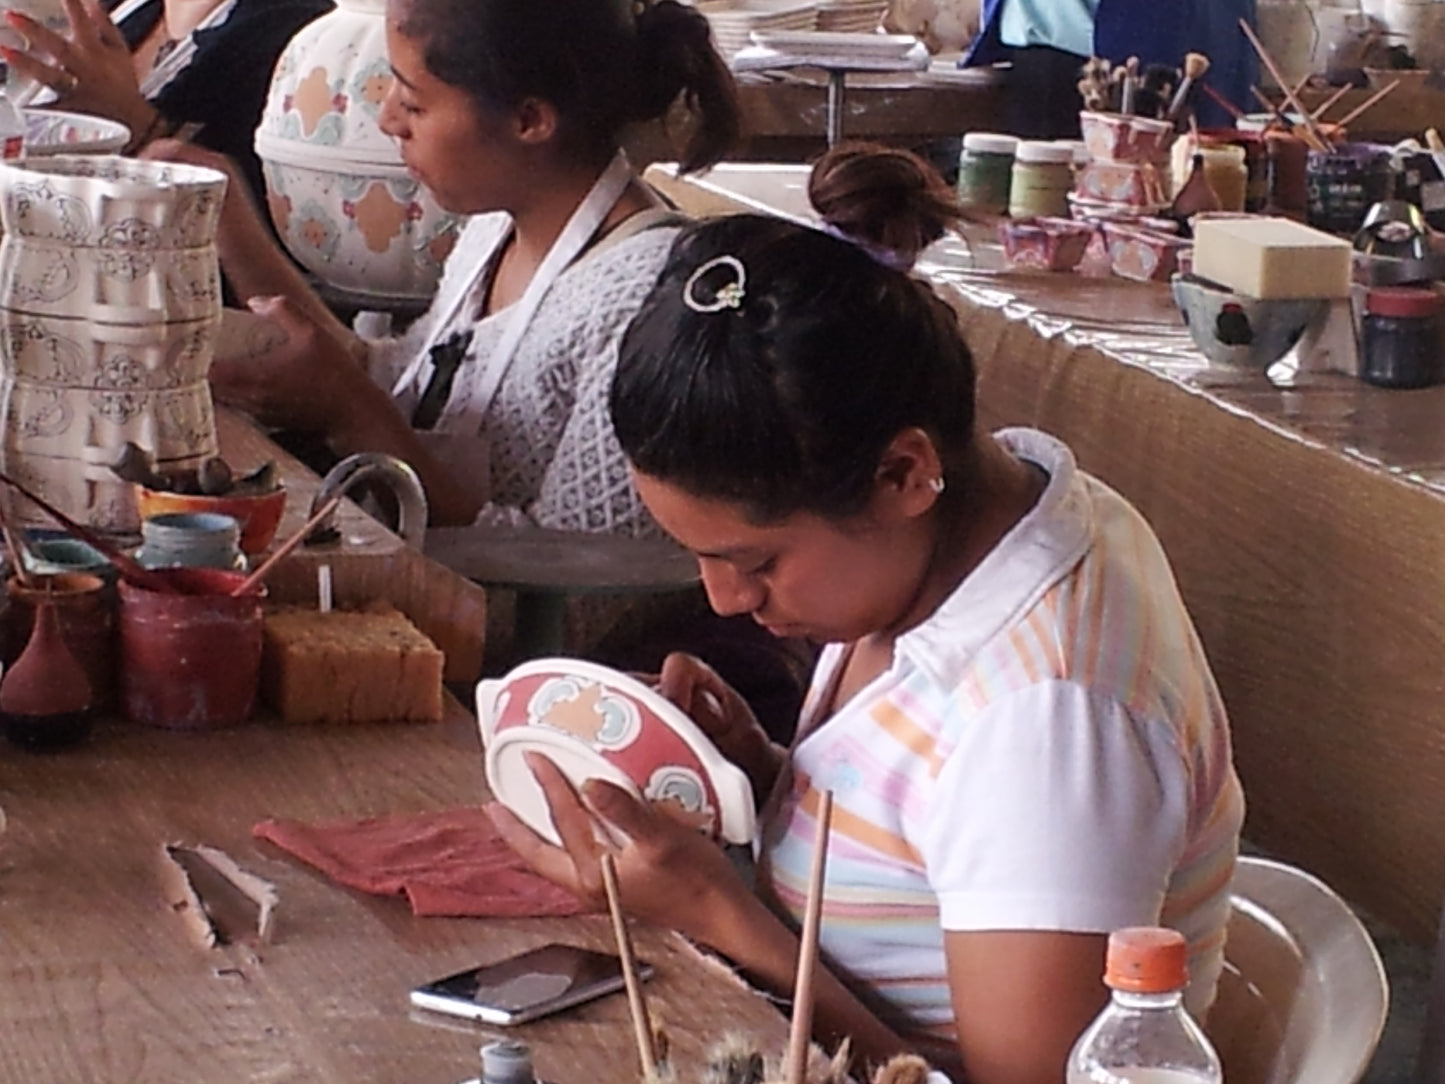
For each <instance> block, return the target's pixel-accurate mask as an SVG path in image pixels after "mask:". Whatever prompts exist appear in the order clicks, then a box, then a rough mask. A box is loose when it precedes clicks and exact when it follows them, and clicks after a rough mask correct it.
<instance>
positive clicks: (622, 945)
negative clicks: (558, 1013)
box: [602, 851, 657, 1084]
mask: <svg viewBox="0 0 1445 1084" xmlns="http://www.w3.org/2000/svg"><path fill="white" fill-rule="evenodd" d="M602 884H603V886H604V887H605V888H606V889H607V910H608V911H610V912H611V913H612V932H613V934H614V935H615V936H616V938H617V955H618V956H619V957H621V959H622V979H623V982H625V983H626V984H627V1007H628V1009H629V1010H630V1011H631V1013H632V1034H633V1038H635V1039H636V1040H637V1057H638V1059H639V1060H640V1061H641V1062H642V1079H643V1080H644V1081H647V1082H648V1084H651V1082H652V1081H655V1080H656V1079H657V1051H656V1050H655V1049H653V1046H652V1018H651V1017H650V1016H648V1014H647V1001H646V1000H645V999H644V998H643V996H642V980H641V979H640V978H638V976H637V958H636V957H635V956H633V954H632V938H631V937H630V936H628V933H627V923H626V922H624V921H623V918H622V901H621V899H620V897H619V895H618V892H617V865H616V863H615V862H614V861H613V859H612V852H611V851H603V852H602Z"/></svg>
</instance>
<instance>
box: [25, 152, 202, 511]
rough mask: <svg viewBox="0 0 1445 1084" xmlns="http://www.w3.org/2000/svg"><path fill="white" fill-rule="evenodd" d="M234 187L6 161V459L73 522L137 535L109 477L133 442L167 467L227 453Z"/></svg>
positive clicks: (140, 166)
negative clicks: (220, 364)
mask: <svg viewBox="0 0 1445 1084" xmlns="http://www.w3.org/2000/svg"><path fill="white" fill-rule="evenodd" d="M225 187H226V178H225V176H224V175H223V174H220V173H218V172H216V171H214V170H210V169H204V168H200V167H195V166H187V165H178V164H174V163H167V162H143V161H137V160H134V159H128V158H118V157H114V156H110V155H57V156H54V157H46V158H34V159H29V158H27V159H22V160H20V161H16V162H7V163H0V223H3V225H4V231H5V232H4V238H3V240H0V418H3V426H4V428H3V433H0V460H3V462H4V463H6V464H7V468H14V469H15V470H24V471H25V472H27V476H28V477H31V478H32V479H37V480H40V481H43V482H44V483H45V486H44V487H43V488H44V489H45V490H46V491H47V492H48V493H49V494H50V495H52V496H53V497H54V498H55V499H54V502H53V503H55V504H56V505H57V506H58V507H59V508H60V509H61V511H63V512H66V513H67V514H68V515H70V516H71V517H72V518H74V519H78V520H81V521H83V522H89V523H90V524H91V525H92V526H95V527H101V528H106V529H122V528H125V527H127V526H133V525H134V520H135V516H134V509H133V506H131V505H128V504H127V501H126V491H125V490H124V489H118V488H117V487H116V486H115V485H114V484H113V483H112V477H113V476H108V468H107V464H109V463H110V462H112V461H113V460H114V459H115V457H116V455H117V453H118V452H119V451H120V449H121V447H122V446H123V445H124V444H126V443H128V442H133V443H135V444H138V445H140V446H141V447H142V448H144V449H146V450H147V451H149V452H150V453H151V454H152V455H153V456H154V457H155V458H156V459H157V460H161V461H166V462H168V463H176V462H191V461H194V460H196V459H198V458H200V457H204V456H210V455H214V454H215V453H216V448H217V443H216V426H215V417H214V412H213V408H212V403H211V394H210V387H209V385H208V384H207V382H206V372H207V369H208V368H209V366H210V362H211V357H212V354H213V351H214V344H215V337H216V333H217V329H218V328H219V325H220V313H221V296H220V278H219V271H218V266H217V259H216V252H215V231H216V224H217V220H218V218H219V215H220V208H221V204H222V200H223V198H224V196H225ZM21 511H22V518H27V517H26V516H25V515H24V513H27V512H28V513H30V514H33V511H34V510H33V509H25V508H23V506H22V509H21Z"/></svg>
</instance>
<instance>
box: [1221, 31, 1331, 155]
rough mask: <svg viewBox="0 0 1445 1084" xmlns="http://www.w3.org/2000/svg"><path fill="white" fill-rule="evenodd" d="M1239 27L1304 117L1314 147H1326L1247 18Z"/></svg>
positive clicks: (1288, 99) (1306, 112) (1295, 108)
mask: <svg viewBox="0 0 1445 1084" xmlns="http://www.w3.org/2000/svg"><path fill="white" fill-rule="evenodd" d="M1239 29H1241V30H1243V31H1244V36H1245V37H1246V38H1248V39H1249V44H1251V45H1253V46H1254V51H1255V52H1256V53H1258V54H1259V61H1260V63H1261V64H1263V65H1264V66H1265V70H1266V71H1268V72H1269V74H1270V75H1272V76H1273V77H1274V81H1275V82H1276V83H1278V84H1279V89H1280V90H1282V91H1284V97H1285V101H1287V102H1288V103H1289V105H1290V108H1292V109H1293V110H1294V111H1295V112H1296V113H1298V114H1299V115H1300V116H1301V117H1303V118H1304V126H1305V129H1306V130H1307V131H1308V132H1309V134H1310V135H1311V136H1313V137H1314V139H1315V140H1316V141H1318V142H1319V144H1320V146H1319V147H1317V148H1316V149H1317V150H1326V149H1328V147H1327V145H1326V142H1325V137H1324V136H1323V135H1321V134H1320V131H1319V129H1318V128H1317V127H1316V126H1315V122H1314V120H1313V119H1312V118H1311V117H1310V111H1309V110H1308V109H1306V108H1305V107H1304V106H1303V105H1301V104H1300V100H1299V94H1298V93H1297V92H1296V91H1294V90H1292V89H1290V85H1289V84H1288V83H1286V82H1285V81H1284V76H1283V75H1281V74H1280V71H1279V65H1277V64H1276V63H1275V62H1274V57H1272V56H1270V55H1269V50H1268V49H1266V48H1265V47H1264V42H1262V41H1260V40H1259V35H1258V34H1256V33H1255V32H1254V27H1252V26H1250V25H1249V20H1248V19H1240V20H1239ZM1306 78H1308V77H1306ZM1301 87H1303V84H1301Z"/></svg>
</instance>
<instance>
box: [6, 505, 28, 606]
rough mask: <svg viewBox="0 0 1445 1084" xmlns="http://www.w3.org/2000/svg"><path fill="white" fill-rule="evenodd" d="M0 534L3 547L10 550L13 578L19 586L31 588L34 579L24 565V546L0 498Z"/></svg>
mask: <svg viewBox="0 0 1445 1084" xmlns="http://www.w3.org/2000/svg"><path fill="white" fill-rule="evenodd" d="M0 534H3V535H4V536H5V548H6V549H8V550H9V551H10V556H11V558H12V559H13V560H14V562H15V578H16V579H17V580H19V581H20V586H22V587H28V588H32V589H33V588H34V587H35V581H34V580H33V579H32V578H31V576H30V570H29V569H28V568H26V567H25V548H24V546H23V545H22V544H21V542H20V537H19V536H18V535H17V534H16V533H15V529H14V528H13V527H11V526H10V517H9V516H8V515H6V513H5V502H4V501H3V500H0Z"/></svg>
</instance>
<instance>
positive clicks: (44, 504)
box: [0, 472, 188, 595]
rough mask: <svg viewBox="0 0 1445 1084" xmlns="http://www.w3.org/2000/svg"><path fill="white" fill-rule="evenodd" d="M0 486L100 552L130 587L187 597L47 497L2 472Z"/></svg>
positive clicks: (170, 583) (176, 586)
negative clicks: (8, 489) (34, 505)
mask: <svg viewBox="0 0 1445 1084" xmlns="http://www.w3.org/2000/svg"><path fill="white" fill-rule="evenodd" d="M0 482H4V483H5V484H6V485H7V486H9V487H10V488H11V489H13V490H15V492H17V493H19V494H20V495H21V496H22V497H24V498H25V499H26V500H28V501H30V502H31V503H33V504H36V505H38V506H39V507H40V509H41V511H43V512H44V513H45V514H46V515H48V516H50V518H51V519H53V520H55V522H56V523H58V524H60V525H61V526H62V527H64V528H65V530H66V531H67V532H68V533H69V534H71V535H74V536H75V537H76V538H78V539H80V540H81V541H82V542H84V543H86V544H87V545H90V546H93V547H94V548H95V549H97V550H99V551H100V553H101V556H103V557H104V558H105V559H106V560H107V561H109V562H110V563H111V564H113V565H115V567H116V568H118V569H120V574H121V575H122V576H123V577H125V579H126V581H127V582H128V583H133V584H135V585H136V586H137V587H144V588H145V589H146V590H148V591H157V592H160V593H162V594H173V595H174V594H187V593H188V592H187V591H186V590H185V588H183V587H182V586H180V585H179V584H177V583H175V582H173V581H171V580H169V579H167V578H166V577H165V576H162V575H161V574H160V573H159V572H156V571H154V570H152V569H149V568H146V567H145V566H144V565H142V564H141V563H140V562H139V561H137V560H136V559H135V558H134V557H132V556H131V555H130V554H128V553H126V552H125V551H124V550H123V549H121V548H120V547H119V546H116V545H114V544H112V543H111V542H110V541H109V540H108V539H107V538H105V537H104V536H103V535H102V534H100V532H98V531H93V530H91V529H90V528H89V527H87V526H85V525H84V524H81V523H77V522H75V520H73V519H71V518H70V517H69V516H67V515H66V514H65V513H64V512H62V511H61V510H60V509H59V508H56V507H55V505H53V504H51V503H50V502H49V501H47V500H46V499H45V498H44V497H41V496H40V495H38V494H36V493H32V492H30V490H28V489H26V488H25V487H24V486H23V485H21V484H20V483H19V482H17V481H16V480H15V479H14V478H11V477H10V476H9V475H7V474H5V473H4V472H0Z"/></svg>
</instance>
